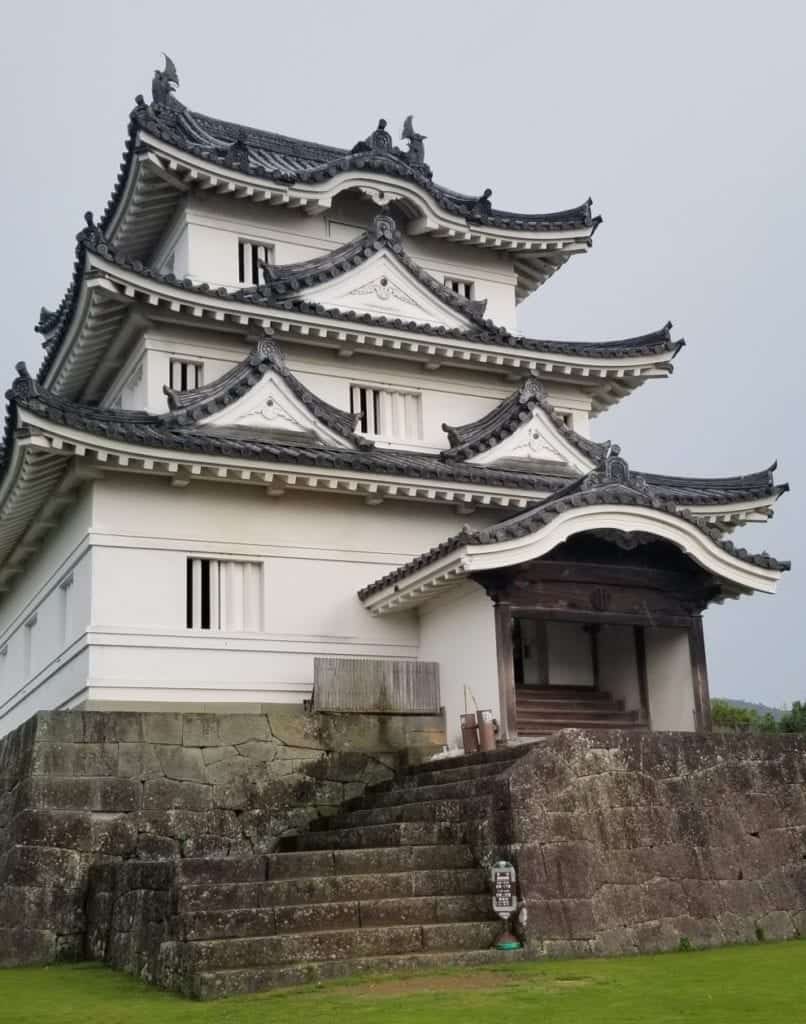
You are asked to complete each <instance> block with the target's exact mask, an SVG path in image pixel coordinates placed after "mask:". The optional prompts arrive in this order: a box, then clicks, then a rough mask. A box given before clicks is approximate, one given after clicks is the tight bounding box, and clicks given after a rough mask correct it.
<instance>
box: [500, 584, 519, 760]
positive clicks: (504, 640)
mask: <svg viewBox="0 0 806 1024" xmlns="http://www.w3.org/2000/svg"><path fill="white" fill-rule="evenodd" d="M495 648H496V656H497V660H498V698H499V703H500V705H501V721H500V723H499V725H500V728H501V739H503V740H512V739H515V738H516V737H517V735H518V716H517V711H516V708H515V672H514V666H513V662H512V606H511V605H509V604H507V603H505V602H500V603H499V602H496V605H495Z"/></svg>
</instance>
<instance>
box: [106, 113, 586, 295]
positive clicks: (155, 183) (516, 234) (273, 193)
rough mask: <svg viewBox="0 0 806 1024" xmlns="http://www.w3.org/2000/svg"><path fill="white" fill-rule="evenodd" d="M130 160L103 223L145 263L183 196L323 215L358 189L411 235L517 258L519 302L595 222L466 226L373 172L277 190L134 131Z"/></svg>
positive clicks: (420, 193)
mask: <svg viewBox="0 0 806 1024" xmlns="http://www.w3.org/2000/svg"><path fill="white" fill-rule="evenodd" d="M131 144H132V147H133V149H134V155H133V157H132V158H131V159H130V160H129V162H128V166H127V177H126V182H125V185H124V187H122V188H121V190H120V198H119V200H118V202H117V204H116V208H115V210H114V211H113V212H112V214H111V215H110V216H109V217H108V219H107V223H106V230H107V234H108V237H109V239H110V241H111V242H112V243H113V244H114V245H115V246H116V247H117V248H118V249H119V250H120V251H121V252H125V253H126V254H127V255H130V256H132V257H135V258H138V259H145V258H146V257H147V256H148V255H149V254H150V253H151V252H152V251H153V250H154V247H155V246H156V244H157V242H158V241H159V239H160V237H161V235H162V234H163V233H164V230H165V228H166V227H167V225H168V224H169V223H170V220H171V217H172V216H173V214H174V212H175V210H176V207H177V204H178V202H179V201H180V200H181V199H182V197H183V195H185V194H188V193H192V192H199V193H206V194H215V195H224V196H230V197H232V198H234V199H243V200H245V201H247V202H251V203H255V204H259V205H264V204H266V205H268V206H285V207H287V208H291V209H298V210H302V211H304V212H305V213H307V214H309V215H320V214H323V213H325V212H326V211H327V210H329V209H330V208H331V207H332V205H333V202H334V200H335V198H336V197H337V196H338V195H340V194H342V193H343V192H345V191H358V192H360V193H362V194H363V195H366V196H368V197H370V198H371V199H373V200H374V201H375V202H377V203H378V204H379V205H381V206H382V207H384V208H386V207H388V205H389V204H390V203H391V202H394V203H395V204H396V205H398V206H400V207H401V208H403V209H405V210H406V211H407V213H408V214H409V216H410V217H411V220H410V221H409V223H408V226H407V232H408V234H410V235H430V236H432V237H434V238H440V239H444V240H447V241H450V242H455V243H457V244H460V245H469V246H474V247H479V248H485V249H493V250H495V251H497V252H506V253H510V254H512V255H513V256H514V257H515V260H514V269H515V272H516V275H517V286H516V296H517V300H518V301H521V300H522V299H524V298H526V297H527V296H528V295H530V294H531V293H532V292H533V291H534V290H535V289H536V288H538V287H540V285H541V284H543V283H545V281H547V280H548V278H549V277H550V276H551V275H552V274H554V273H555V272H556V271H557V270H558V269H559V268H560V267H561V266H563V264H564V263H566V262H567V260H568V259H570V257H571V256H573V255H575V254H577V253H581V252H586V251H587V250H588V249H589V248H590V246H591V244H592V238H593V234H594V232H595V230H596V227H597V225H598V223H599V222H598V219H595V218H594V219H593V220H592V221H591V223H589V224H580V225H576V226H573V227H571V226H566V227H563V228H557V227H551V226H549V225H546V226H544V227H539V226H537V227H533V228H529V229H519V230H515V229H511V228H505V227H498V226H492V225H486V224H476V223H468V222H467V221H466V220H465V219H464V218H462V217H461V216H459V215H457V214H451V213H449V212H448V211H446V210H444V209H441V208H440V206H438V205H437V203H435V201H434V199H433V197H432V196H430V195H429V194H428V193H427V192H426V191H424V190H423V189H422V188H420V187H418V185H417V184H416V182H413V181H406V180H401V179H398V178H393V177H390V176H388V175H384V174H379V173H376V172H367V171H359V170H350V171H345V172H343V173H341V174H338V175H336V176H335V177H332V178H330V179H329V180H328V181H324V182H309V183H302V182H300V183H295V184H281V183H274V182H269V181H267V180H266V179H264V178H257V177H255V176H253V175H249V174H246V173H243V172H241V171H238V170H236V169H234V168H229V167H226V166H224V167H222V166H219V165H218V164H213V163H210V162H208V161H206V160H204V159H202V158H199V157H197V156H194V155H192V154H189V153H186V152H183V151H182V150H181V149H178V148H177V147H175V146H171V145H170V144H168V143H166V142H165V141H163V140H161V139H159V138H156V137H155V136H153V135H150V134H149V133H148V132H144V131H138V132H137V133H136V135H135V136H134V139H133V141H132V143H131Z"/></svg>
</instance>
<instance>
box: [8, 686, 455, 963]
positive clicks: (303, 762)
mask: <svg viewBox="0 0 806 1024" xmlns="http://www.w3.org/2000/svg"><path fill="white" fill-rule="evenodd" d="M444 742H445V731H444V723H443V720H442V718H441V716H424V715H343V714H306V713H304V712H303V711H302V709H301V708H297V707H293V706H284V705H272V706H270V707H269V708H268V709H266V710H265V711H264V712H262V713H255V714H198V713H185V714H181V713H171V712H123V711H66V712H45V713H41V714H38V715H36V716H35V717H34V718H32V719H31V720H29V721H28V722H27V723H25V724H24V725H23V726H21V727H20V728H19V729H17V730H15V731H14V732H13V733H11V734H10V735H8V736H6V737H5V738H4V739H2V740H0V964H2V965H17V964H33V963H50V962H52V961H55V960H64V959H80V958H81V957H83V956H86V955H87V954H88V950H87V945H86V934H87V921H86V916H85V903H86V891H87V876H88V870H89V867H90V865H91V864H93V863H98V862H105V861H121V860H132V859H137V860H148V861H153V860H169V861H170V860H175V859H179V858H187V857H235V856H248V855H251V854H262V853H268V852H270V851H271V850H273V849H274V847H275V846H276V845H277V843H278V841H279V840H280V839H282V838H283V837H285V836H289V835H293V834H295V833H296V832H298V831H299V830H301V829H304V828H305V826H306V825H307V824H308V822H309V821H311V820H312V819H314V818H316V817H318V816H320V815H324V814H329V813H332V812H334V811H335V810H336V809H337V808H338V807H339V806H340V805H341V804H342V803H343V802H344V801H345V800H349V799H351V798H352V797H356V796H360V795H361V793H363V791H364V787H365V786H366V785H367V784H368V783H371V782H378V781H382V780H384V779H387V778H391V777H392V776H393V774H394V773H395V771H396V770H397V769H398V768H399V767H400V764H401V760H402V761H403V762H407V761H408V760H412V759H413V760H417V759H418V758H421V757H423V756H426V755H427V754H429V753H431V752H433V751H434V750H438V749H441V747H442V745H443V744H444Z"/></svg>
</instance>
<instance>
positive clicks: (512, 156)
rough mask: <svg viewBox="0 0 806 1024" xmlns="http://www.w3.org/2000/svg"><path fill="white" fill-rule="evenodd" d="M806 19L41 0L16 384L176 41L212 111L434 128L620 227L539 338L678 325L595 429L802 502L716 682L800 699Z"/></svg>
mask: <svg viewBox="0 0 806 1024" xmlns="http://www.w3.org/2000/svg"><path fill="white" fill-rule="evenodd" d="M805 34H806V5H804V4H803V3H802V2H801V3H785V2H770V0H767V2H766V3H764V4H758V3H753V4H751V3H740V2H736V0H732V2H727V0H725V2H716V0H711V2H707V3H705V2H702V0H700V2H698V3H686V2H680V0H675V3H673V4H672V3H665V2H664V3H660V2H649V0H642V2H635V3H623V2H616V0H607V2H591V3H573V2H565V3H557V2H556V0H553V2H549V3H546V2H542V0H541V2H538V0H529V2H525V3H519V2H514V0H498V2H496V3H494V4H487V3H485V4H482V3H475V4H474V3H472V2H468V0H462V2H450V0H439V2H436V0H427V2H426V0H405V2H400V3H397V4H392V3H379V2H377V0H376V2H366V3H365V2H357V0H340V2H339V3H328V2H324V0H320V2H316V3H314V2H310V0H309V2H298V3H287V2H286V3H278V2H275V0H263V2H260V3H255V2H252V0H239V2H238V3H234V4H222V3H220V2H219V0H215V2H209V0H195V2H193V3H185V2H183V0H170V2H165V0H162V2H159V3H154V2H150V0H138V2H137V3H125V2H120V0H118V2H115V0H103V2H97V0H81V2H76V0H72V2H69V3H58V2H55V0H54V2H43V0H28V2H27V3H25V4H14V5H13V6H9V7H8V8H7V9H6V13H5V17H4V25H3V33H2V37H1V38H0V61H1V63H2V67H0V89H1V93H0V94H2V96H3V98H4V110H3V120H4V123H5V129H4V131H3V150H4V154H5V159H4V160H3V161H2V163H1V164H0V177H1V178H2V181H1V182H0V185H2V188H1V189H0V195H1V196H2V225H3V240H4V245H3V248H2V255H0V260H1V261H2V272H3V280H5V281H6V297H5V301H4V302H3V303H2V305H1V306H0V326H2V345H3V348H2V357H3V358H2V363H1V364H0V370H2V375H3V378H4V379H5V380H7V381H9V382H10V380H11V378H12V376H13V364H14V363H15V362H16V361H17V360H18V359H25V360H27V361H28V363H29V365H30V366H31V367H36V366H38V365H39V361H40V358H41V350H40V347H39V338H38V336H37V335H35V334H34V333H33V330H32V325H33V323H34V322H35V321H36V319H37V315H38V310H39V307H40V306H41V305H43V304H44V305H47V306H50V307H53V306H55V305H56V304H57V303H58V301H59V300H60V299H61V297H62V295H63V292H64V289H65V286H66V285H67V283H68V279H69V275H70V271H71V266H72V259H73V248H74V236H75V234H76V232H77V231H78V230H79V228H81V226H82V224H83V221H82V214H83V211H84V210H85V209H92V210H95V211H96V212H97V213H100V212H101V211H102V210H103V207H104V206H105V204H106V201H107V199H108V197H109V194H110V192H111V189H112V186H113V184H114V180H115V176H116V174H117V171H118V165H119V162H120V159H121V154H122V152H123V143H124V138H125V134H126V122H127V116H128V113H129V110H130V109H131V107H132V105H133V100H134V96H135V95H136V94H137V93H140V92H142V93H144V94H145V95H146V96H147V97H149V96H150V82H151V77H152V73H153V70H154V68H155V67H157V66H161V58H160V51H161V50H165V51H167V52H168V53H169V54H170V55H171V56H172V57H173V59H174V61H175V62H176V64H177V67H178V70H179V77H180V81H181V88H180V91H179V94H178V95H179V98H180V99H181V100H182V101H183V102H184V103H185V104H186V105H188V106H190V107H191V108H194V109H197V110H202V111H204V112H205V113H208V114H211V115H218V116H221V117H224V118H227V119H230V120H235V121H241V122H242V123H245V124H250V125H254V126H256V127H261V128H267V129H272V130H274V131H278V132H283V133H286V134H289V135H295V136H299V137H301V138H307V139H314V140H317V141H321V142H326V143H331V144H334V145H339V146H351V145H352V144H353V143H354V142H355V141H356V140H358V139H359V138H364V137H365V136H366V135H367V134H368V133H369V132H370V131H371V130H372V129H373V128H374V127H375V124H376V122H377V119H378V117H381V116H383V117H386V118H388V119H389V121H390V127H396V126H399V125H400V124H401V123H402V121H403V118H404V117H405V116H406V115H407V114H409V113H412V114H414V115H415V124H416V126H417V128H418V130H419V131H421V132H423V133H424V134H426V135H427V136H428V141H427V143H426V147H427V149H426V155H427V159H428V161H429V163H430V164H431V166H432V167H433V169H434V173H435V177H436V179H437V180H438V181H439V182H441V183H443V184H445V185H448V186H450V187H453V188H457V189H460V190H463V191H467V192H470V193H480V192H481V191H482V190H483V189H484V188H486V187H488V186H489V187H491V188H493V190H494V195H493V202H494V203H495V204H496V205H498V206H502V207H504V208H507V209H514V210H521V211H533V212H542V211H549V210H555V209H562V208H564V207H568V206H573V205H576V204H577V203H580V202H582V201H584V200H585V199H586V198H587V197H588V196H589V195H591V196H593V198H594V201H595V205H594V209H595V212H597V213H600V214H602V215H603V217H604V224H603V225H602V226H601V228H600V229H599V231H598V232H597V234H596V237H595V242H594V246H593V249H592V251H591V252H590V253H589V254H587V255H584V256H579V257H576V258H574V259H573V260H572V261H571V263H570V264H568V265H567V266H566V267H565V268H563V270H562V271H561V272H560V273H559V274H557V275H555V277H554V278H553V279H552V280H551V281H549V282H548V284H547V285H545V286H544V287H543V288H542V289H540V290H539V291H538V292H537V293H536V294H535V295H533V296H532V298H531V299H529V300H528V302H527V303H526V304H525V305H524V306H523V307H522V308H521V311H520V328H521V330H522V331H523V332H524V333H528V334H531V335H535V336H543V337H561V338H578V339H590V340H598V339H609V338H619V337H627V336H630V335H634V334H639V333H644V332H646V331H649V330H653V329H655V328H657V327H660V326H661V325H662V324H663V323H665V322H666V320H669V319H671V320H673V321H674V325H675V335H676V336H683V337H685V338H686V340H687V342H688V344H687V347H686V348H685V349H684V350H683V352H682V353H681V355H680V356H679V357H678V360H677V365H676V370H675V373H674V376H673V377H672V378H671V379H670V380H668V381H663V382H652V383H649V384H646V385H645V386H644V387H643V388H641V389H640V391H639V392H637V393H636V394H635V395H633V396H632V397H631V398H629V399H628V400H626V401H625V402H623V403H622V404H621V405H620V406H619V407H618V408H616V409H615V410H613V411H611V412H610V413H608V414H606V415H605V416H604V417H603V418H600V419H598V420H596V421H595V423H594V434H595V436H596V437H597V438H598V439H604V438H610V439H612V440H617V441H619V442H620V443H621V444H622V446H623V453H624V455H625V456H626V457H627V458H628V459H629V461H630V462H631V464H632V466H633V467H634V468H639V469H646V470H653V471H657V472H670V473H684V474H693V475H696V474H715V475H727V474H736V473H743V472H751V471H753V470H757V469H762V468H764V467H765V466H767V465H769V464H770V463H771V462H772V461H773V460H774V459H776V458H777V459H778V460H779V465H780V468H779V478H780V479H782V480H788V481H789V482H790V483H791V485H792V493H791V494H789V495H786V496H785V497H784V498H782V500H781V501H780V502H779V505H778V509H777V512H776V516H775V519H774V520H773V521H772V522H771V523H769V524H766V525H763V526H754V527H750V528H745V529H744V530H742V531H740V533H739V535H738V536H739V538H740V540H741V543H743V544H745V545H746V546H747V547H749V548H751V549H754V550H761V549H763V548H766V549H768V550H770V551H771V552H772V553H773V554H775V555H777V556H778V557H781V558H792V560H793V562H794V571H793V572H792V573H791V574H790V575H788V576H787V577H785V579H784V582H783V583H782V585H781V587H780V591H779V594H778V595H777V596H775V597H766V596H762V595H758V596H755V597H752V598H743V599H742V600H740V601H733V602H730V603H729V604H728V605H727V606H725V607H723V608H712V609H710V610H709V612H708V613H707V615H706V638H707V643H708V654H709V661H710V675H711V688H712V692H713V693H714V694H716V695H723V696H734V697H743V698H746V699H751V700H761V701H764V702H766V703H771V704H781V703H784V702H791V701H793V700H797V699H799V698H800V699H806V672H804V668H805V667H806V654H805V653H804V652H806V643H804V638H803V632H804V628H805V627H806V621H804V614H803V608H804V601H805V600H806V557H804V556H806V542H804V532H805V531H804V529H803V523H802V508H803V505H802V502H803V500H804V495H806V472H804V470H805V469H806V460H805V459H804V455H803V439H802V434H803V427H804V412H803V403H804V381H803V374H804V355H803V349H804V325H805V324H806V298H805V297H804V296H806V282H804V280H803V278H804V258H803V254H802V246H803V244H804V240H806V230H805V229H806V216H805V214H806V133H805V132H804V115H803V104H804V96H805V95H806V89H804V85H806V82H804V78H806V71H804V67H805V65H806V62H805V61H804V55H803V45H804V44H803V40H804V35H805Z"/></svg>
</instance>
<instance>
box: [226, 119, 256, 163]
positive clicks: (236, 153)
mask: <svg viewBox="0 0 806 1024" xmlns="http://www.w3.org/2000/svg"><path fill="white" fill-rule="evenodd" d="M248 139H249V136H248V135H247V132H246V129H245V128H239V129H238V134H237V135H236V137H235V141H234V142H233V143H232V144H231V145H229V146H227V147H226V148H225V149H224V158H225V160H226V162H227V163H228V164H229V165H230V166H233V165H234V166H236V167H238V168H239V169H240V170H242V171H245V172H248V171H249V156H250V154H249V142H248Z"/></svg>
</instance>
